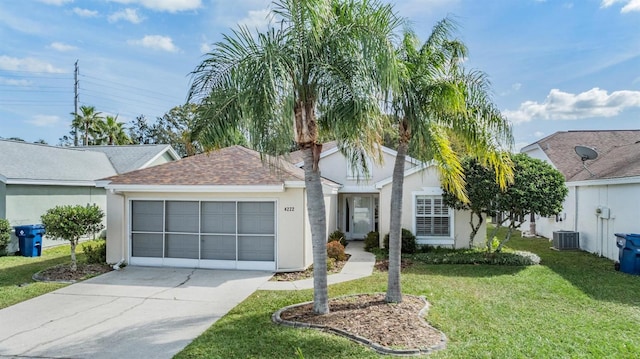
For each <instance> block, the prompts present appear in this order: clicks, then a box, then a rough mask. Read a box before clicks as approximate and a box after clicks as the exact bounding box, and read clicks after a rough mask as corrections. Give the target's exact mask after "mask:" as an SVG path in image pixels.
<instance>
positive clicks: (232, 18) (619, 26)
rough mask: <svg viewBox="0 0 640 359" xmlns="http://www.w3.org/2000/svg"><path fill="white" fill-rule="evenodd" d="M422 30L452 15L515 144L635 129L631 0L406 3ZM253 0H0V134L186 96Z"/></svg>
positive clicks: (31, 134)
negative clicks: (82, 113) (207, 56)
mask: <svg viewBox="0 0 640 359" xmlns="http://www.w3.org/2000/svg"><path fill="white" fill-rule="evenodd" d="M392 3H394V4H395V8H396V10H397V11H398V12H399V14H400V15H401V16H403V17H406V18H407V19H408V20H409V21H410V23H411V26H412V27H413V28H414V30H415V31H416V32H417V34H418V35H419V36H420V37H421V39H423V40H424V39H426V38H427V36H428V35H429V33H430V30H431V28H432V27H433V25H434V24H435V22H436V21H438V20H440V19H442V18H443V17H445V16H452V17H455V19H456V21H457V22H458V23H459V25H460V26H459V31H458V37H459V38H460V39H461V40H463V41H464V42H465V43H466V44H467V46H468V48H469V58H468V60H467V66H468V67H471V68H475V69H479V70H482V71H484V72H486V73H487V74H488V75H489V78H490V79H491V81H492V84H493V91H494V93H493V95H494V101H495V103H496V104H497V105H498V107H499V108H500V109H501V110H502V112H503V114H504V115H505V116H507V118H508V119H509V120H510V121H511V122H512V123H513V132H514V137H515V142H516V144H515V146H516V149H517V148H519V147H521V146H523V145H526V144H529V143H532V142H535V141H536V140H538V139H540V138H541V137H544V136H547V135H549V134H551V133H554V132H556V131H564V130H580V129H631V128H634V129H638V128H640V0H574V1H570V0H546V1H545V0H406V1H401V0H398V1H395V2H393V1H392ZM269 5H270V1H265V0H235V1H229V0H90V1H89V0H82V1H81V0H75V1H74V0H39V1H36V0H9V1H2V2H0V136H1V137H5V138H6V137H21V138H23V139H25V140H27V141H36V140H38V139H44V140H46V141H47V142H48V143H49V144H57V143H58V139H59V138H60V137H62V136H63V135H65V134H67V133H68V132H69V124H70V121H71V115H70V113H71V112H73V97H74V94H73V87H74V85H73V84H74V79H73V68H74V62H75V61H76V60H78V62H79V68H80V72H79V73H80V76H79V78H78V80H79V88H80V92H79V101H80V104H81V105H89V106H95V107H96V109H97V110H98V111H101V112H103V113H104V114H111V115H116V114H117V115H118V116H119V117H118V118H119V120H121V121H122V122H129V121H130V120H132V119H134V118H135V117H136V116H138V115H140V114H144V115H145V116H146V117H147V118H148V119H150V120H153V119H155V118H156V117H158V116H162V114H164V113H165V112H167V111H168V110H169V109H171V108H172V107H174V106H176V105H180V104H182V103H184V101H185V99H186V93H187V90H188V87H189V81H190V77H189V73H190V71H192V70H193V69H194V68H195V66H196V65H197V64H198V63H199V62H201V61H202V59H203V55H204V53H205V52H206V51H207V49H209V46H210V44H211V43H214V42H216V41H219V40H220V39H221V35H222V34H223V33H229V31H230V29H231V28H233V27H235V26H236V24H238V23H242V24H245V25H248V26H249V27H251V28H256V27H257V28H260V29H264V27H265V25H266V15H267V13H268V8H269Z"/></svg>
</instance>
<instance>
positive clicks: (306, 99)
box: [189, 0, 400, 314]
mask: <svg viewBox="0 0 640 359" xmlns="http://www.w3.org/2000/svg"><path fill="white" fill-rule="evenodd" d="M271 15H272V16H273V19H275V20H276V21H277V22H278V24H277V26H276V27H275V28H274V27H271V28H269V29H268V30H267V31H266V32H262V33H258V34H255V36H254V34H252V33H250V31H249V30H248V29H247V28H246V27H240V28H239V29H238V30H235V31H234V32H233V33H232V34H231V35H228V36H225V38H224V40H223V41H222V42H219V43H217V44H215V46H214V49H213V50H212V52H210V53H209V54H208V55H207V56H208V57H207V58H206V59H205V60H204V61H203V62H202V63H201V64H200V65H199V66H198V67H197V68H196V69H195V70H194V71H193V83H192V85H191V90H190V94H189V99H194V98H199V100H200V102H201V103H200V104H201V108H202V113H201V118H203V120H204V121H206V125H207V126H208V127H209V128H210V129H209V130H205V131H204V132H203V133H207V134H209V137H208V139H203V141H207V140H208V145H209V146H214V147H215V146H220V145H221V144H222V143H224V142H225V141H228V140H229V138H230V137H231V138H233V136H235V137H237V135H238V134H239V133H240V134H242V135H244V136H245V137H246V138H247V142H248V144H249V145H250V146H251V147H253V148H254V149H256V150H258V151H261V152H263V153H267V154H272V155H279V154H284V153H288V151H289V150H290V148H291V140H292V139H293V140H294V141H295V142H296V144H297V145H298V147H299V148H300V149H301V150H302V151H303V154H304V173H305V183H306V195H307V211H308V216H309V222H310V225H311V234H312V243H313V261H314V264H313V276H314V277H313V278H314V306H313V310H314V312H315V313H318V314H325V313H328V312H329V304H328V293H327V272H326V270H327V266H326V240H327V235H326V214H325V206H324V200H323V187H322V182H321V178H320V171H319V169H318V163H319V160H320V153H321V150H322V144H321V142H320V140H319V133H320V132H322V133H323V134H326V135H328V136H329V137H333V138H336V139H337V141H338V145H339V148H340V149H341V150H342V151H343V153H345V155H348V158H353V159H356V158H363V157H364V156H365V155H371V156H379V153H378V148H379V144H380V142H381V141H382V138H381V135H380V134H381V133H382V130H381V128H382V121H383V119H384V117H383V116H382V115H381V110H380V105H379V104H380V103H381V101H382V97H381V89H387V88H388V86H389V85H390V84H391V83H392V81H393V80H394V79H395V77H396V76H395V64H396V62H395V59H394V52H393V44H392V42H391V41H392V39H393V32H394V31H395V29H396V28H397V26H398V25H399V24H400V21H399V19H398V18H397V17H396V16H395V14H394V13H393V11H392V7H391V6H389V5H383V4H380V3H378V2H376V1H367V0H362V1H358V0H281V1H276V2H274V4H273V11H272V14H271ZM329 134H330V135H329Z"/></svg>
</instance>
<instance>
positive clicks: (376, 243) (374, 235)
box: [364, 232, 380, 252]
mask: <svg viewBox="0 0 640 359" xmlns="http://www.w3.org/2000/svg"><path fill="white" fill-rule="evenodd" d="M374 248H380V233H378V232H369V233H367V236H366V237H364V250H365V251H367V252H371V250H372V249H374Z"/></svg>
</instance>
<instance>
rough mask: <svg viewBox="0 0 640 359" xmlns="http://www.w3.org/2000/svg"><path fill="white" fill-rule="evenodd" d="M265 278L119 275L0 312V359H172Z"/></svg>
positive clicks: (247, 274)
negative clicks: (12, 358) (21, 358)
mask: <svg viewBox="0 0 640 359" xmlns="http://www.w3.org/2000/svg"><path fill="white" fill-rule="evenodd" d="M270 276H271V273H268V272H257V271H230V270H203V269H181V268H143V267H126V268H124V269H123V270H121V271H114V272H110V273H107V274H104V275H101V276H99V277H96V278H92V279H90V280H87V281H84V282H81V283H76V284H73V285H70V286H67V287H65V288H62V289H59V290H57V291H55V292H51V293H48V294H45V295H42V296H40V297H37V298H34V299H31V300H28V301H25V302H22V303H19V304H16V305H14V306H11V307H8V308H5V309H2V310H0V357H36V358H91V359H101V358H117V359H122V358H171V357H172V356H173V355H175V354H176V353H178V352H179V351H180V350H181V349H182V348H184V347H185V346H186V345H187V344H189V343H190V342H191V341H192V340H193V339H194V338H196V337H197V336H198V335H200V334H201V333H202V332H203V331H205V330H206V329H207V328H208V327H209V326H211V324H213V323H214V322H215V321H216V320H218V319H219V318H220V317H222V316H223V315H225V314H226V313H227V312H228V311H229V310H230V309H232V308H233V307H235V306H236V305H237V304H238V303H240V302H241V301H242V300H244V299H245V298H246V297H248V296H249V295H250V294H251V293H253V292H254V291H255V290H256V289H257V288H258V287H260V286H261V285H263V284H264V283H265V282H266V281H268V280H269V277H270Z"/></svg>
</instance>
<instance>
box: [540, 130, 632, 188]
mask: <svg viewBox="0 0 640 359" xmlns="http://www.w3.org/2000/svg"><path fill="white" fill-rule="evenodd" d="M535 144H537V145H539V146H540V148H541V149H542V151H544V152H545V154H546V155H547V157H549V159H550V160H551V162H552V163H553V164H554V165H555V166H556V168H557V169H558V170H559V171H560V172H562V174H563V175H564V176H565V178H566V180H567V181H568V182H570V181H584V180H593V179H610V178H622V177H633V176H640V130H616V131H563V132H556V133H554V134H552V135H550V136H548V137H545V138H543V139H541V140H539V141H538V142H536V143H535ZM575 146H587V147H591V148H593V149H595V150H596V152H598V158H596V159H595V160H589V161H586V162H585V165H586V166H587V168H588V169H589V171H591V172H592V173H593V174H594V176H591V174H590V173H589V172H588V171H587V170H585V169H584V167H583V166H582V160H581V159H580V157H579V156H578V155H577V154H576V152H575V149H574V148H575Z"/></svg>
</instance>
